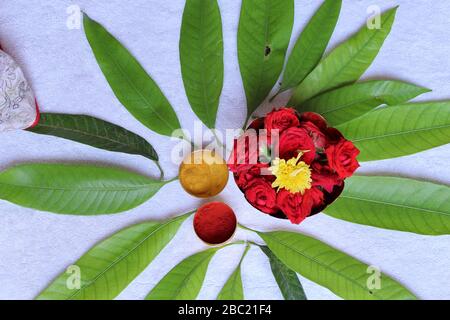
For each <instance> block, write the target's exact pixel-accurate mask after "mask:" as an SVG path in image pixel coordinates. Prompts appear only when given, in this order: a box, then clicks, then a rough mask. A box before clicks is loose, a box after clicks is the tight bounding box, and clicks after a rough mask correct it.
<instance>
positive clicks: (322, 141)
mask: <svg viewBox="0 0 450 320" xmlns="http://www.w3.org/2000/svg"><path fill="white" fill-rule="evenodd" d="M300 128H303V129H305V130H306V131H308V133H309V136H310V137H311V138H312V140H313V141H314V146H315V147H316V149H323V148H325V146H326V144H327V137H326V136H325V133H323V132H322V130H320V129H319V127H317V126H316V125H315V124H314V123H312V122H309V121H308V122H303V123H302V124H301V125H300Z"/></svg>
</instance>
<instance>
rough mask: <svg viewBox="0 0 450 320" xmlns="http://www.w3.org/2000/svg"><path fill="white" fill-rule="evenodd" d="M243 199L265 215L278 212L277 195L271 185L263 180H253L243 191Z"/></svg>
mask: <svg viewBox="0 0 450 320" xmlns="http://www.w3.org/2000/svg"><path fill="white" fill-rule="evenodd" d="M245 198H246V199H247V201H248V202H250V204H251V205H253V206H254V207H255V208H257V209H258V210H261V211H262V212H264V213H267V214H274V213H276V212H277V211H278V207H277V203H276V198H277V193H276V192H275V189H273V188H272V185H271V184H270V183H269V182H267V181H266V180H264V179H263V178H255V179H253V180H252V181H250V183H249V184H248V186H247V188H246V189H245Z"/></svg>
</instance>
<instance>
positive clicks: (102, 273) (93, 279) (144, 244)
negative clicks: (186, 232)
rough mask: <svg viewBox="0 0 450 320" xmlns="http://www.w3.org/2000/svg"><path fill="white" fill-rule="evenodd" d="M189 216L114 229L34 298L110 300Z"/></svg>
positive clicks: (153, 257)
mask: <svg viewBox="0 0 450 320" xmlns="http://www.w3.org/2000/svg"><path fill="white" fill-rule="evenodd" d="M189 215H190V213H189V214H186V215H183V216H180V217H177V218H174V219H172V220H169V221H166V222H162V223H156V222H145V223H141V224H137V225H135V226H132V227H129V228H126V229H123V230H121V231H119V232H117V233H116V234H114V235H113V236H111V237H110V238H108V239H106V240H104V241H102V242H100V243H99V244H97V245H96V246H94V247H93V248H92V249H90V250H89V251H88V252H87V253H86V254H85V255H83V256H82V257H81V258H80V259H79V260H78V261H77V262H75V264H74V265H72V266H70V267H69V268H68V269H67V271H66V272H63V273H62V274H61V275H60V276H58V277H57V278H56V279H55V280H54V281H53V282H52V283H51V284H50V285H49V286H48V287H47V288H46V289H45V290H44V291H42V292H41V293H40V294H39V295H38V296H37V297H36V299H38V300H111V299H114V298H115V297H117V295H119V294H120V293H121V292H122V291H123V290H124V289H125V288H126V287H127V286H128V285H129V284H130V283H131V282H132V281H133V280H134V279H135V278H136V277H137V276H138V275H139V274H140V273H141V272H142V271H143V270H144V269H145V268H146V267H147V266H148V265H149V264H150V263H151V262H152V261H153V259H155V257H156V256H157V255H158V254H159V253H160V252H161V250H162V249H164V247H165V246H166V245H167V244H168V243H169V242H170V241H171V240H172V238H173V237H174V236H175V234H176V233H177V231H178V229H179V228H180V226H181V224H182V222H183V221H184V220H185V219H186V218H187V217H188V216H189ZM77 272H79V273H78V274H77ZM77 275H79V278H78V279H77ZM77 280H79V283H77Z"/></svg>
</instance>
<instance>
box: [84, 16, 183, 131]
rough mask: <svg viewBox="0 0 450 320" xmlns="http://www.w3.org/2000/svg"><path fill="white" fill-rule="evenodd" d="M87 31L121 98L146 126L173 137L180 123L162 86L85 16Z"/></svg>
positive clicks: (99, 61) (100, 62)
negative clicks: (160, 87) (162, 90)
mask: <svg viewBox="0 0 450 320" xmlns="http://www.w3.org/2000/svg"><path fill="white" fill-rule="evenodd" d="M84 30H85V33H86V37H87V39H88V41H89V44H90V45H91V48H92V51H93V52H94V55H95V58H96V59H97V62H98V64H99V66H100V68H101V69H102V71H103V74H104V75H105V77H106V80H107V81H108V83H109V85H110V86H111V89H112V90H113V91H114V94H115V95H116V97H117V99H119V101H120V102H121V103H122V104H123V105H124V106H125V108H127V110H128V111H129V112H130V113H131V114H132V115H133V116H134V117H135V118H136V119H137V120H139V121H140V122H141V123H142V124H143V125H145V126H147V127H148V128H149V129H150V130H153V131H155V132H157V133H159V134H162V135H166V136H171V135H172V132H173V131H174V130H176V129H180V122H179V120H178V118H177V115H176V114H175V111H174V110H173V109H172V106H171V105H170V103H169V101H167V99H166V97H165V96H164V94H163V93H162V92H161V90H160V89H159V87H158V85H157V84H156V83H155V82H154V81H153V79H152V78H151V77H150V76H149V75H148V74H147V72H146V71H145V70H144V68H142V66H141V65H140V64H139V62H138V61H137V60H136V59H135V58H134V57H133V56H132V55H131V54H130V52H129V51H128V50H127V49H126V48H125V47H124V46H123V45H122V44H121V43H120V42H119V41H118V40H117V39H116V38H114V37H113V36H112V35H111V34H110V33H109V32H108V31H107V30H106V29H105V28H103V26H101V25H100V24H99V23H97V22H96V21H94V20H92V19H90V18H89V17H88V16H87V15H86V14H85V15H84Z"/></svg>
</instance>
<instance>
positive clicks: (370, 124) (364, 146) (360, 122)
mask: <svg viewBox="0 0 450 320" xmlns="http://www.w3.org/2000/svg"><path fill="white" fill-rule="evenodd" d="M337 128H338V129H339V130H340V131H341V132H342V133H343V134H344V136H345V137H346V138H347V139H349V140H351V141H353V142H354V143H355V145H356V146H357V147H358V149H359V150H361V154H360V155H359V157H358V159H359V160H360V161H371V160H381V159H389V158H395V157H401V156H406V155H410V154H413V153H417V152H420V151H424V150H427V149H430V148H434V147H438V146H441V145H444V144H447V143H450V101H447V102H430V103H418V104H405V105H400V106H393V107H389V108H380V109H377V110H375V111H372V112H370V113H368V114H366V115H364V116H362V117H360V118H357V119H355V120H353V121H350V122H347V123H345V124H343V125H340V126H338V127H337Z"/></svg>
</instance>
